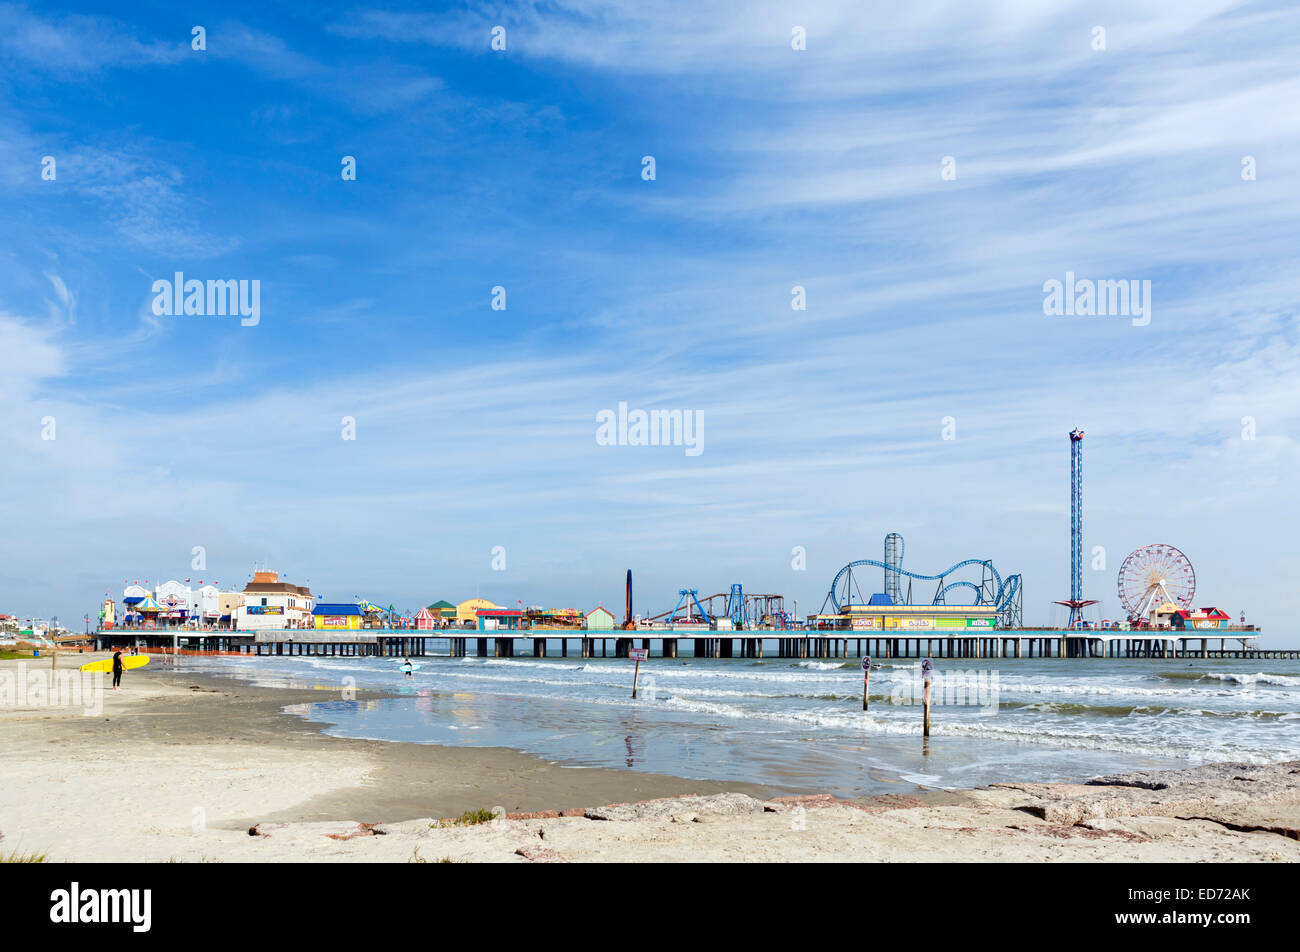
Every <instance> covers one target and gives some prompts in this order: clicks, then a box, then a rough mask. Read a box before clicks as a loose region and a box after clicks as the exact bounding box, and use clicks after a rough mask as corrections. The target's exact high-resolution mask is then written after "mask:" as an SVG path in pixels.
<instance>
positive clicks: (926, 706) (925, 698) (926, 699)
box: [921, 658, 931, 737]
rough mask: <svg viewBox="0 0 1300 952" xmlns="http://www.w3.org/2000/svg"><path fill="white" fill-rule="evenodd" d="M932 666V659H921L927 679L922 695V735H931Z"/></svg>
mask: <svg viewBox="0 0 1300 952" xmlns="http://www.w3.org/2000/svg"><path fill="white" fill-rule="evenodd" d="M930 668H931V661H930V659H929V658H925V659H923V660H922V661H921V677H922V678H924V679H925V685H924V687H923V688H922V695H921V706H922V713H923V716H924V718H925V720H924V723H923V727H922V732H921V736H923V737H929V736H930Z"/></svg>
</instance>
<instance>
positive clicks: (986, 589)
mask: <svg viewBox="0 0 1300 952" xmlns="http://www.w3.org/2000/svg"><path fill="white" fill-rule="evenodd" d="M902 560H903V537H902V536H901V535H899V534H898V533H897V532H891V533H890V534H889V535H888V536H887V537H886V539H885V560H884V561H883V562H882V561H877V560H876V559H858V560H857V561H855V562H850V563H849V564H848V565H846V566H844V568H842V569H840V570H839V572H838V573H837V574H836V576H835V580H834V581H833V582H831V590H830V592H828V593H827V595H826V601H825V602H824V603H823V604H822V610H823V611H825V610H826V606H827V605H828V604H829V605H832V606H834V608H835V612H836V613H839V612H843V611H846V610H847V609H848V608H850V607H851V606H853V605H866V604H869V599H870V595H871V593H870V592H868V594H867V597H865V598H864V597H863V591H862V589H861V588H860V587H859V584H858V577H857V576H855V574H854V572H855V570H856V569H859V568H866V567H868V566H870V567H871V568H877V569H883V570H884V573H885V574H884V589H885V594H886V595H887V596H888V598H889V602H890V603H892V604H903V605H916V604H928V605H947V604H948V595H949V593H950V592H954V591H956V590H958V589H965V588H968V589H970V590H971V591H972V592H973V593H974V601H973V602H971V603H970V604H973V605H992V606H993V607H994V608H995V609H996V610H997V613H998V626H999V627H1000V628H1018V627H1020V626H1021V624H1022V623H1023V618H1024V613H1023V610H1022V605H1023V601H1024V599H1023V593H1022V592H1021V589H1020V576H1019V575H1008V576H1007V577H1006V578H1005V579H1004V578H1002V576H1001V574H999V572H998V570H997V569H996V568H994V567H993V563H992V562H990V561H989V560H988V559H963V560H962V561H961V562H958V563H956V564H955V565H951V566H949V567H948V568H947V569H945V570H944V571H942V572H940V573H939V574H938V575H922V574H920V573H919V572H909V571H908V570H907V569H905V568H903V567H902V564H901V563H902ZM963 569H974V570H977V571H978V572H979V573H980V581H979V582H978V583H976V582H972V581H968V580H966V579H959V580H956V581H949V580H948V579H949V577H950V576H952V575H953V574H954V573H957V572H960V571H962V570H963ZM858 574H859V575H860V574H861V573H858ZM904 578H906V579H907V583H906V586H905V587H904V585H903V584H902V579H904ZM913 581H918V582H936V583H937V585H936V586H935V592H934V596H933V597H932V598H931V599H930V600H929V601H928V602H920V603H918V602H916V601H914V600H913V598H912V582H913Z"/></svg>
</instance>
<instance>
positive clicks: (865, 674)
mask: <svg viewBox="0 0 1300 952" xmlns="http://www.w3.org/2000/svg"><path fill="white" fill-rule="evenodd" d="M870 694H871V658H870V656H867V657H865V658H863V659H862V709H863V710H864V711H865V710H866V709H867V698H868V696H870Z"/></svg>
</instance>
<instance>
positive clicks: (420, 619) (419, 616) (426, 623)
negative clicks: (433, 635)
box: [415, 608, 438, 631]
mask: <svg viewBox="0 0 1300 952" xmlns="http://www.w3.org/2000/svg"><path fill="white" fill-rule="evenodd" d="M415 627H416V630H417V631H428V630H429V629H430V628H437V627H438V619H437V618H436V617H434V614H433V612H431V611H429V609H427V608H421V609H420V610H419V611H418V612H416V613H415Z"/></svg>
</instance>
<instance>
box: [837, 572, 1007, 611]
mask: <svg viewBox="0 0 1300 952" xmlns="http://www.w3.org/2000/svg"><path fill="white" fill-rule="evenodd" d="M971 565H978V566H979V567H980V570H981V571H982V572H984V571H986V572H988V573H989V574H990V575H991V576H992V577H993V581H994V582H995V583H996V586H995V587H996V589H997V591H996V593H995V594H994V595H993V597H992V598H991V599H990V598H986V597H985V595H986V592H985V586H984V585H976V584H975V583H974V582H967V581H961V582H952V583H950V584H948V585H943V586H942V587H941V588H940V589H939V594H938V595H937V597H936V598H935V600H934V603H935V604H944V603H945V599H946V598H947V595H948V593H949V592H951V591H952V590H953V589H955V588H962V587H965V588H970V589H973V590H974V592H975V604H976V605H988V604H992V605H993V606H994V608H996V609H997V610H998V611H1003V610H1005V609H1006V608H1008V607H1009V606H1010V605H1011V602H1012V601H1013V600H1014V599H1015V597H1016V592H1017V591H1018V590H1019V589H1020V576H1019V575H1008V576H1007V577H1006V579H1005V581H1004V580H1003V578H1002V576H1001V575H1000V574H998V570H997V569H995V568H994V567H993V563H992V562H990V561H988V560H987V559H964V560H963V561H961V562H958V563H956V564H955V565H952V566H950V567H949V568H948V569H947V570H945V571H943V572H940V573H939V574H938V575H922V574H920V573H919V572H909V571H908V570H907V569H905V568H903V567H902V566H899V565H886V564H885V563H884V562H879V561H877V560H876V559H858V560H857V561H855V562H850V563H849V564H848V565H846V566H844V568H842V569H840V570H839V572H838V573H837V574H836V576H835V580H834V581H833V582H831V590H830V595H829V598H830V602H831V604H832V605H834V606H835V610H836V611H837V612H841V611H843V610H844V608H845V606H844V605H841V604H840V600H839V598H838V597H837V596H836V594H835V590H836V589H837V588H839V585H840V582H841V581H842V580H843V579H844V577H845V576H846V575H849V574H850V573H851V572H852V571H853V570H854V569H855V568H857V567H859V566H871V567H873V568H879V569H888V570H889V571H891V572H897V573H898V574H899V575H906V576H907V577H908V578H911V579H916V580H918V581H921V582H939V583H941V584H942V582H943V580H944V579H946V578H947V577H948V576H949V575H951V574H952V573H954V572H956V571H958V570H960V569H964V568H966V567H968V566H971ZM845 595H846V597H847V598H848V600H849V602H850V603H851V602H852V593H851V592H848V591H847V590H846V592H845Z"/></svg>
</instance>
